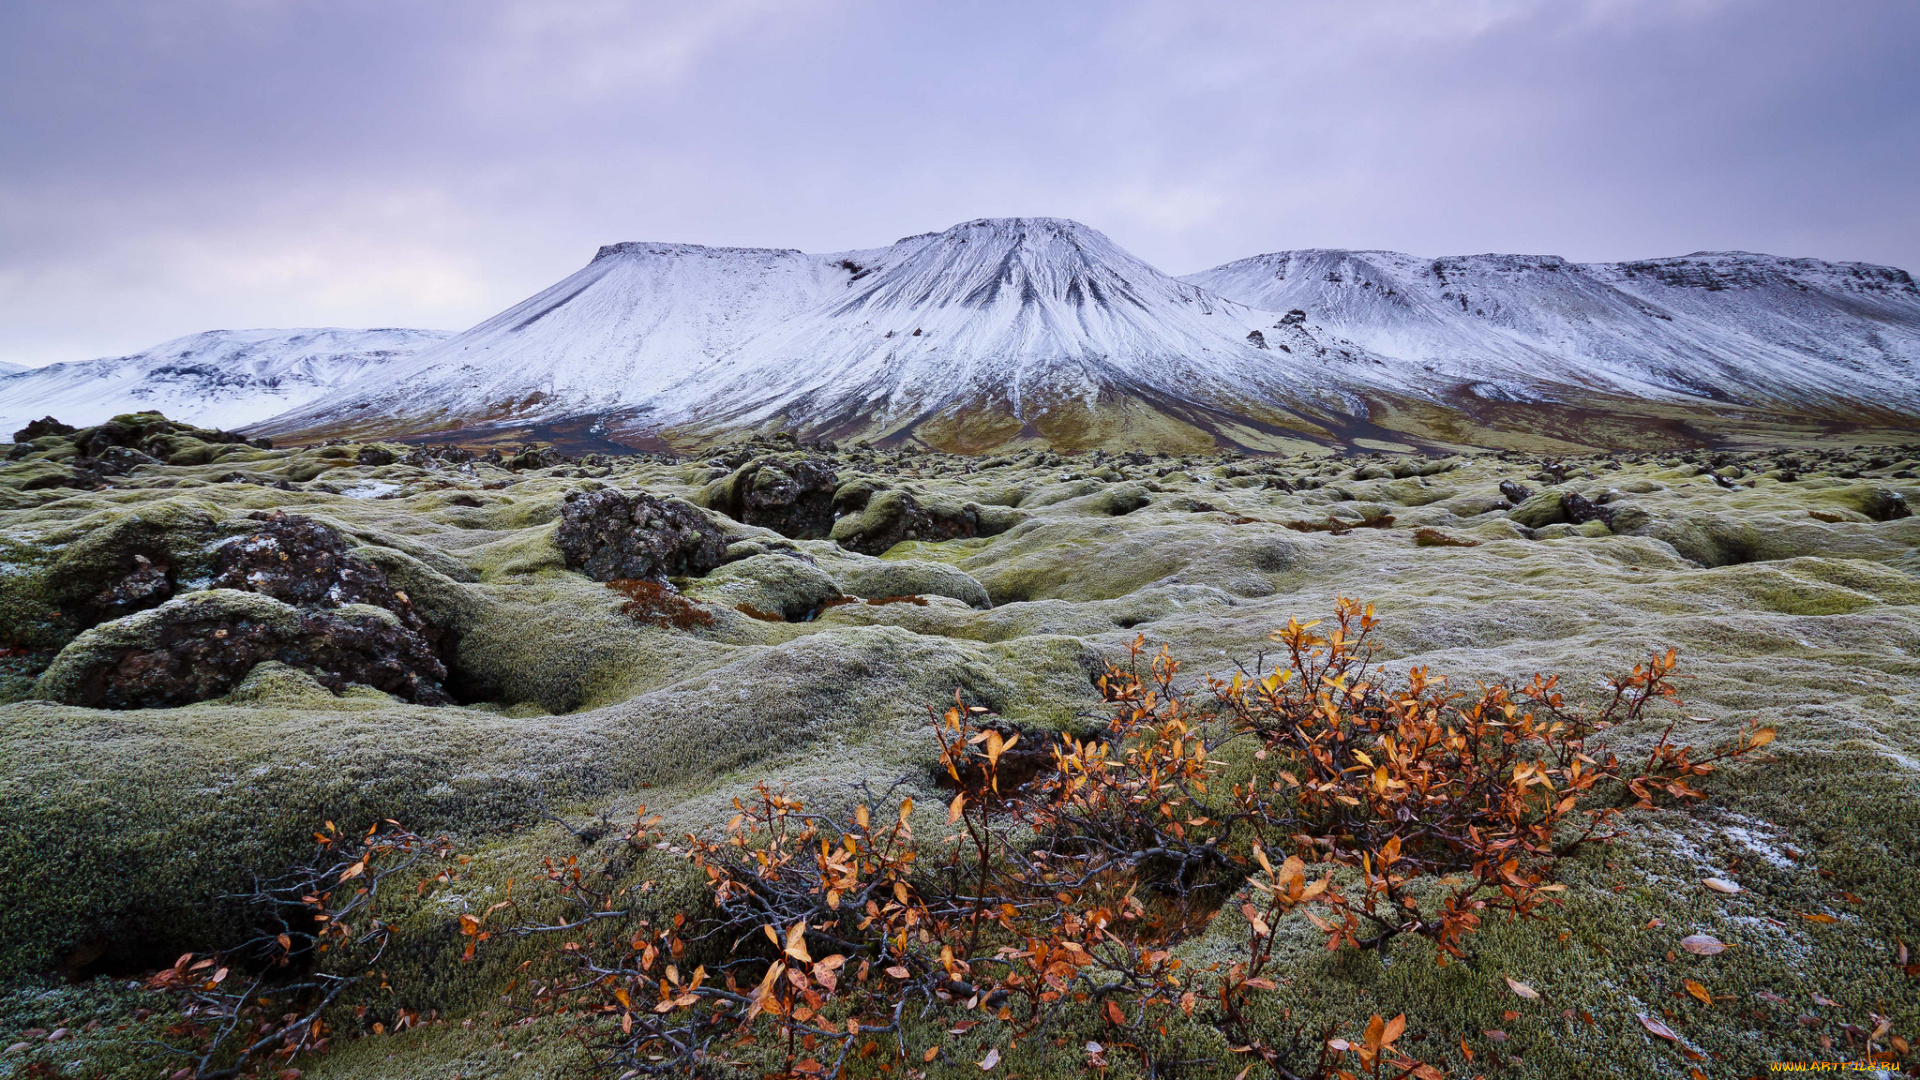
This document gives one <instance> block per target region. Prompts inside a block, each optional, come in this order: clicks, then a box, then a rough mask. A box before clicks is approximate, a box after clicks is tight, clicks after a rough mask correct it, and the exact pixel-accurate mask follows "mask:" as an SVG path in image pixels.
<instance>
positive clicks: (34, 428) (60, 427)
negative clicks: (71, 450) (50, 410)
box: [13, 416, 79, 443]
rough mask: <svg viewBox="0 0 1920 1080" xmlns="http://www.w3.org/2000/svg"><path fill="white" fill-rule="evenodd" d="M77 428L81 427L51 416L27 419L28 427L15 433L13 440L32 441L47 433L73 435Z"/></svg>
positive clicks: (20, 441) (18, 441)
mask: <svg viewBox="0 0 1920 1080" xmlns="http://www.w3.org/2000/svg"><path fill="white" fill-rule="evenodd" d="M77 430H79V429H77V428H75V427H74V426H73V425H72V424H63V423H61V422H60V421H58V420H55V419H54V418H53V417H51V416H43V417H41V418H40V419H38V420H29V421H27V426H26V427H23V428H21V429H20V430H19V431H16V432H14V433H13V441H14V442H17V443H26V442H32V441H33V440H35V439H38V438H41V437H42V436H46V435H71V434H73V433H74V432H75V431H77Z"/></svg>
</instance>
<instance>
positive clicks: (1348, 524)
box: [1287, 514, 1393, 536]
mask: <svg viewBox="0 0 1920 1080" xmlns="http://www.w3.org/2000/svg"><path fill="white" fill-rule="evenodd" d="M1287 528H1289V529H1292V530H1293V531H1294V532H1323V533H1332V534H1333V535H1335V536H1345V535H1346V534H1347V533H1350V532H1352V531H1353V530H1355V529H1391V528H1393V515H1392V514H1381V515H1380V516H1379V517H1370V518H1363V519H1361V520H1359V521H1347V520H1345V519H1343V518H1337V517H1334V516H1333V515H1332V514H1328V515H1327V520H1325V521H1289V522H1287Z"/></svg>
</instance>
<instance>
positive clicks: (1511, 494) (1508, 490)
mask: <svg viewBox="0 0 1920 1080" xmlns="http://www.w3.org/2000/svg"><path fill="white" fill-rule="evenodd" d="M1500 495H1501V497H1502V498H1504V499H1506V500H1507V501H1508V502H1510V503H1512V504H1513V505H1515V506H1519V505H1520V504H1521V503H1524V502H1526V501H1527V500H1528V499H1531V498H1533V489H1532V488H1530V487H1528V486H1527V485H1525V484H1522V483H1520V482H1519V481H1516V480H1502V481H1500Z"/></svg>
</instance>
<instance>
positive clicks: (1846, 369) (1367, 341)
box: [1183, 250, 1920, 419]
mask: <svg viewBox="0 0 1920 1080" xmlns="http://www.w3.org/2000/svg"><path fill="white" fill-rule="evenodd" d="M1183 280H1186V281H1188V282H1191V283H1193V284H1195V285H1199V286H1201V287H1203V288H1206V289H1209V290H1211V291H1213V292H1215V293H1218V294H1220V295H1222V296H1226V297H1230V298H1232V299H1235V300H1238V301H1240V302H1241V303H1244V304H1248V305H1251V306H1254V307H1258V308H1264V309H1267V310H1271V311H1278V312H1287V311H1298V312H1300V313H1301V314H1300V315H1296V316H1294V318H1297V319H1301V320H1303V323H1304V325H1306V326H1308V327H1309V328H1314V329H1317V330H1320V331H1323V332H1325V333H1327V334H1331V335H1336V336H1338V337H1341V338H1345V339H1348V340H1351V341H1353V342H1355V343H1357V344H1358V345H1360V346H1362V347H1363V348H1365V349H1366V350H1368V351H1370V352H1372V353H1375V354H1377V355H1380V356H1383V357H1387V358H1391V359H1394V360H1398V361H1401V362H1403V363H1405V364H1409V365H1415V366H1418V367H1421V368H1423V369H1425V370H1427V371H1428V372H1430V373H1432V374H1435V375H1438V376H1441V377H1444V378H1447V379H1451V380H1453V381H1455V382H1457V383H1459V384H1461V385H1462V386H1463V387H1465V388H1466V389H1468V390H1469V391H1470V392H1471V393H1473V394H1477V395H1478V396H1480V397H1483V398H1488V399H1493V400H1530V399H1535V398H1548V399H1559V398H1564V397H1566V396H1567V395H1569V394H1573V393H1578V392H1580V391H1594V392H1600V393H1604V394H1610V395H1625V396H1628V397H1635V398H1643V399H1652V400H1655V401H1671V402H1725V403H1734V404H1739V405H1747V406H1755V407H1759V408H1764V409H1773V410H1785V411H1789V412H1794V413H1801V414H1804V413H1813V414H1819V415H1830V416H1834V417H1838V418H1842V419H1847V418H1861V417H1863V416H1877V417H1879V418H1883V419H1884V418H1888V417H1900V416H1904V417H1906V418H1908V419H1911V418H1912V417H1913V416H1915V415H1916V414H1920V287H1916V285H1915V284H1914V282H1913V280H1912V278H1911V277H1909V276H1908V275H1907V274H1906V273H1905V272H1904V271H1901V270H1896V269H1893V268H1891V267H1884V266H1871V265H1867V264H1863V263H1827V262H1820V261H1817V260H1813V259H1785V258H1778V257H1775V256H1771V255H1753V254H1748V253H1745V252H1700V253H1697V254H1694V255H1687V256H1683V257H1679V258H1670V259H1657V260H1650V261H1646V262H1632V263H1604V264H1578V263H1569V262H1567V261H1566V260H1564V259H1560V258H1557V257H1554V256H1521V255H1475V256H1463V257H1450V258H1441V259H1423V258H1416V257H1414V256H1411V255H1405V254H1401V253H1399V252H1391V251H1341V250H1308V251H1283V252H1277V253H1274V254H1270V255H1258V256H1255V257H1253V258H1250V259H1242V260H1240V261H1238V262H1233V263H1228V264H1227V265H1225V266H1221V267H1217V268H1215V269H1212V270H1208V271H1204V272H1202V273H1198V274H1192V275H1189V276H1187V277H1186V278H1185V279H1183Z"/></svg>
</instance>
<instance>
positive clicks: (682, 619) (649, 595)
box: [607, 578, 778, 630]
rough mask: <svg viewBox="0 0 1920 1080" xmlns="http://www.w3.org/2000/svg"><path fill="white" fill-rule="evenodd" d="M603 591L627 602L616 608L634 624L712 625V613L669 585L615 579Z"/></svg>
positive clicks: (696, 627) (679, 627)
mask: <svg viewBox="0 0 1920 1080" xmlns="http://www.w3.org/2000/svg"><path fill="white" fill-rule="evenodd" d="M607 588H609V589H612V590H613V591H614V592H617V593H619V594H620V595H621V596H624V597H626V598H627V602H626V603H624V604H622V605H620V613H621V614H622V615H625V616H626V617H627V618H629V619H632V620H633V621H634V622H637V623H641V624H643V625H646V626H670V627H672V628H674V629H675V630H704V629H706V628H708V627H710V626H712V625H713V613H712V612H710V611H708V610H707V609H705V608H703V607H701V606H700V605H698V604H696V603H694V602H693V601H691V600H688V599H687V598H686V597H684V596H681V595H680V594H679V592H677V591H675V590H674V588H673V587H672V586H670V585H662V584H660V583H659V582H657V581H646V580H643V579H639V578H619V579H617V580H614V581H609V582H607ZM775 618H776V619H777V618H778V616H776V617H775Z"/></svg>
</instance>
